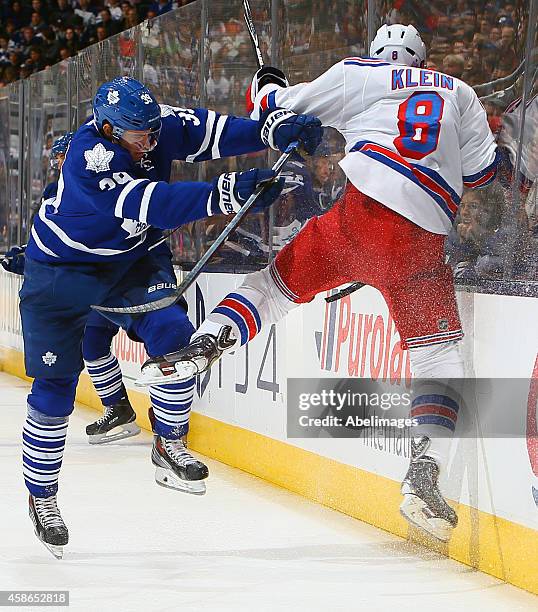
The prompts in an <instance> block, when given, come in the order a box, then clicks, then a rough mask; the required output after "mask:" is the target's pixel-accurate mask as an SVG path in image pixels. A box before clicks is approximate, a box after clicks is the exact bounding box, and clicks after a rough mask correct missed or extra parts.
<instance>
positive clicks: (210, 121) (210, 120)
mask: <svg viewBox="0 0 538 612" xmlns="http://www.w3.org/2000/svg"><path fill="white" fill-rule="evenodd" d="M216 118H217V113H216V112H215V111H212V110H208V111H207V119H206V124H205V135H204V139H203V140H202V144H201V145H200V148H199V149H198V151H196V153H192V154H191V155H187V157H186V161H188V162H189V163H192V162H193V161H194V160H195V159H196V158H197V157H198V156H199V155H201V154H202V153H203V152H204V151H206V150H207V146H208V144H209V141H210V140H211V135H212V133H213V125H214V123H215V119H216Z"/></svg>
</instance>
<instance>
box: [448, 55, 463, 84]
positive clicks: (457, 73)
mask: <svg viewBox="0 0 538 612" xmlns="http://www.w3.org/2000/svg"><path fill="white" fill-rule="evenodd" d="M464 70H465V59H464V58H463V57H462V56H461V55H447V56H446V57H445V59H444V60H443V72H444V73H446V74H449V75H450V76H453V77H456V78H458V79H461V77H462V75H463V72H464Z"/></svg>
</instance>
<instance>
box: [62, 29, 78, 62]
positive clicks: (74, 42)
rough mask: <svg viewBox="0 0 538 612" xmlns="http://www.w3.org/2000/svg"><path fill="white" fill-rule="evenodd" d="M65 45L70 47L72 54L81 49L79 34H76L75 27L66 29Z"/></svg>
mask: <svg viewBox="0 0 538 612" xmlns="http://www.w3.org/2000/svg"><path fill="white" fill-rule="evenodd" d="M63 47H65V48H67V49H69V52H70V53H71V56H73V55H76V54H77V52H78V51H79V49H80V44H79V41H78V36H77V35H76V34H75V30H74V29H73V28H66V29H65V36H64V41H63Z"/></svg>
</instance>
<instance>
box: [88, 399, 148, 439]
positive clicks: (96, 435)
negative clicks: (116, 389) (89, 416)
mask: <svg viewBox="0 0 538 612" xmlns="http://www.w3.org/2000/svg"><path fill="white" fill-rule="evenodd" d="M135 419H136V414H135V411H134V410H133V408H132V406H131V403H130V402H129V400H128V398H124V399H122V400H120V401H119V402H117V403H116V404H114V405H113V406H107V407H106V408H105V413H104V414H103V416H102V417H101V418H99V419H97V421H95V423H91V424H90V425H88V426H87V427H86V434H87V435H88V441H89V443H90V444H106V443H108V442H116V441H118V440H123V439H124V438H130V437H131V436H136V435H137V434H139V433H140V427H138V425H137V424H136V423H135Z"/></svg>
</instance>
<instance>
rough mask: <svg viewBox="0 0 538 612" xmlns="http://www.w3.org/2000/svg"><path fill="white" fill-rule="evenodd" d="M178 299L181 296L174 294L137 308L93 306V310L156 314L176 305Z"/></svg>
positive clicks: (138, 305) (139, 305)
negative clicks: (156, 311) (155, 312)
mask: <svg viewBox="0 0 538 612" xmlns="http://www.w3.org/2000/svg"><path fill="white" fill-rule="evenodd" d="M178 299H179V296H178V295H176V294H173V295H169V296H167V297H164V298H161V299H160V300H155V301H154V302H148V303H147V304H137V305H136V306H124V307H122V308H110V307H108V306H96V305H93V306H92V308H93V310H97V311H98V312H115V313H118V314H143V313H145V312H154V311H155V310H162V309H163V308H168V306H172V304H175V303H176V302H177V301H178Z"/></svg>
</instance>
